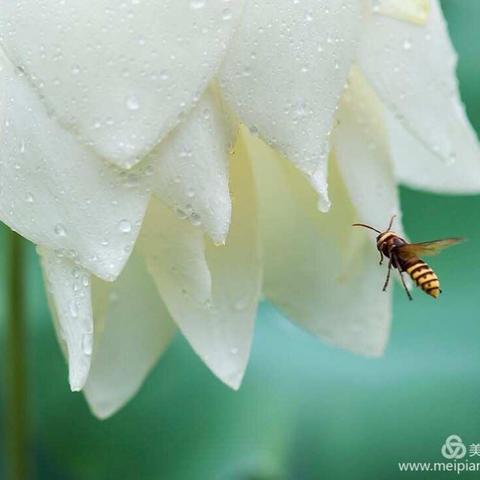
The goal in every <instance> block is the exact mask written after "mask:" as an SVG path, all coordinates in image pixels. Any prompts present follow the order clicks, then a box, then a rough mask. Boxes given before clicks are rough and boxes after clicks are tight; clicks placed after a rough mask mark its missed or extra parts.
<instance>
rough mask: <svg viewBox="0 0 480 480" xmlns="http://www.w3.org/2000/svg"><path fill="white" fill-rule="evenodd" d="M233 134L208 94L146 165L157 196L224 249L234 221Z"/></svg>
mask: <svg viewBox="0 0 480 480" xmlns="http://www.w3.org/2000/svg"><path fill="white" fill-rule="evenodd" d="M231 136H232V128H231V126H230V124H229V120H228V118H227V117H226V115H224V113H223V109H222V106H221V103H220V100H219V98H218V96H217V95H216V93H215V92H214V91H213V90H212V89H209V90H208V91H207V92H206V93H205V94H204V95H203V97H202V99H201V100H200V102H199V104H198V105H197V106H196V107H195V108H194V110H193V111H192V112H191V114H190V115H189V117H188V118H187V119H186V121H185V122H183V123H182V124H180V125H179V126H178V127H177V128H176V129H175V130H174V131H173V132H172V133H171V134H170V136H169V137H167V139H166V140H165V141H164V142H162V143H161V144H160V145H159V146H158V148H156V149H155V151H154V152H152V155H151V156H150V157H149V160H148V161H147V162H146V167H145V172H146V173H147V174H148V176H149V177H151V178H150V181H151V183H152V188H153V191H154V192H155V193H156V194H157V195H158V197H159V198H160V199H161V200H162V202H163V203H164V204H165V205H167V206H168V207H170V208H171V209H173V210H174V211H175V212H176V213H177V215H178V216H179V217H180V218H188V219H189V220H190V222H191V223H192V224H193V225H195V226H200V227H201V228H202V229H203V230H205V231H206V232H207V233H208V234H209V235H210V236H211V238H212V239H213V241H215V242H216V243H223V242H224V241H225V237H226V235H227V232H228V227H229V224H230V215H231V202H230V192H229V190H228V161H229V149H230V146H231V143H232V138H231Z"/></svg>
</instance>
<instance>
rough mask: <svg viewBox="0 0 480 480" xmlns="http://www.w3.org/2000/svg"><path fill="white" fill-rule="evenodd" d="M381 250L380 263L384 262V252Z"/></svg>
mask: <svg viewBox="0 0 480 480" xmlns="http://www.w3.org/2000/svg"><path fill="white" fill-rule="evenodd" d="M379 252H380V262H379V263H378V264H379V265H381V264H382V263H383V252H382V251H381V250H379Z"/></svg>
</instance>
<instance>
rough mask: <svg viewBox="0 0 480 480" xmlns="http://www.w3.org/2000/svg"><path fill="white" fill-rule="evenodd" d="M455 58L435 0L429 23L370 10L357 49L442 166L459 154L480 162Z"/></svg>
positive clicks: (387, 99) (382, 92) (389, 101)
mask: <svg viewBox="0 0 480 480" xmlns="http://www.w3.org/2000/svg"><path fill="white" fill-rule="evenodd" d="M456 60H457V59H456V55H455V52H454V51H453V48H452V46H451V44H450V40H449V38H448V33H447V29H446V25H445V21H444V19H443V17H442V13H441V10H440V7H439V5H438V2H437V1H434V0H432V2H431V12H430V16H429V18H428V22H427V24H426V26H425V27H418V26H415V25H411V24H408V23H405V22H401V21H397V20H395V19H392V18H389V17H386V16H383V15H372V16H371V18H370V20H369V25H368V26H367V28H366V30H365V35H364V36H363V38H362V43H361V45H360V49H359V54H358V62H359V64H360V67H361V69H362V71H363V72H364V73H365V75H366V76H367V78H368V80H369V81H370V82H371V84H372V85H373V86H374V88H375V89H376V90H377V93H378V94H379V96H380V97H381V98H382V100H383V102H384V103H385V105H387V106H388V108H389V109H391V111H392V112H393V113H394V114H395V115H396V116H397V117H398V119H399V120H400V121H401V122H402V124H403V125H404V126H405V127H406V128H407V129H408V130H409V131H410V132H411V133H412V134H413V135H414V136H415V137H416V138H417V139H418V140H420V141H421V142H422V143H423V144H424V145H425V146H426V147H427V148H428V149H429V150H431V151H432V152H433V153H434V154H436V155H437V156H438V157H439V158H438V162H437V164H438V167H439V168H442V166H443V165H444V164H445V163H446V164H449V163H452V162H454V161H455V159H460V158H461V159H465V160H464V161H466V162H468V163H469V164H474V163H478V162H480V150H479V148H478V141H477V138H476V136H475V133H474V132H473V130H472V128H471V126H470V125H469V123H468V121H467V119H466V116H465V112H464V109H463V105H462V103H461V100H460V98H459V94H458V86H457V81H456V78H455V66H456ZM412 173H413V172H412ZM411 179H412V181H414V179H413V177H411ZM477 181H478V179H477ZM425 186H426V185H425ZM433 186H434V188H435V183H434V185H433ZM479 186H480V185H479Z"/></svg>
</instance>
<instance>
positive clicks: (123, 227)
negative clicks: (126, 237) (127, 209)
mask: <svg viewBox="0 0 480 480" xmlns="http://www.w3.org/2000/svg"><path fill="white" fill-rule="evenodd" d="M118 229H119V230H120V231H121V232H122V233H130V232H131V231H132V224H131V223H130V222H129V221H128V220H121V221H120V223H119V224H118Z"/></svg>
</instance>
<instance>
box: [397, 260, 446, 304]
mask: <svg viewBox="0 0 480 480" xmlns="http://www.w3.org/2000/svg"><path fill="white" fill-rule="evenodd" d="M405 271H406V272H407V273H408V274H409V275H410V277H411V278H412V280H413V281H414V282H415V283H416V284H417V286H419V287H420V288H421V289H422V290H423V291H424V292H425V293H427V294H428V295H430V296H432V297H434V298H437V297H438V296H439V295H440V293H441V290H440V282H439V280H438V277H437V275H436V273H435V272H434V271H433V270H432V269H431V268H430V267H429V266H428V265H427V264H426V263H425V262H424V261H423V260H420V259H418V260H417V261H416V262H415V263H413V264H412V265H409V266H408V267H407V268H406V270H405Z"/></svg>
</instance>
